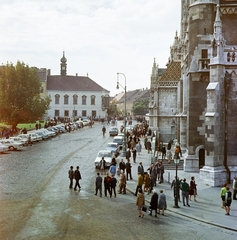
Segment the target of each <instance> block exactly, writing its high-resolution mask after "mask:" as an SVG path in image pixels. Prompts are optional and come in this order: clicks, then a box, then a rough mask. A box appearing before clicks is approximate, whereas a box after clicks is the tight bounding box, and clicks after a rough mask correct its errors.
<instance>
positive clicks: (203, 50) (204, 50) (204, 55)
mask: <svg viewBox="0 0 237 240" xmlns="http://www.w3.org/2000/svg"><path fill="white" fill-rule="evenodd" d="M207 55H208V52H207V49H202V58H207Z"/></svg>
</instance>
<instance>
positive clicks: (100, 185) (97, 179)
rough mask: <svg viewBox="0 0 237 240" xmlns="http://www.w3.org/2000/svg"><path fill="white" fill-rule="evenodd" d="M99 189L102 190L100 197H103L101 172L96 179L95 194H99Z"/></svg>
mask: <svg viewBox="0 0 237 240" xmlns="http://www.w3.org/2000/svg"><path fill="white" fill-rule="evenodd" d="M98 190H99V192H100V197H102V177H101V176H100V173H97V177H96V180H95V195H97V193H98Z"/></svg>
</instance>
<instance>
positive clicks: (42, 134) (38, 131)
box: [35, 130, 49, 140]
mask: <svg viewBox="0 0 237 240" xmlns="http://www.w3.org/2000/svg"><path fill="white" fill-rule="evenodd" d="M35 133H36V134H37V135H39V136H41V137H42V139H43V140H45V139H48V138H49V135H48V134H46V133H44V132H42V131H40V130H37V131H35Z"/></svg>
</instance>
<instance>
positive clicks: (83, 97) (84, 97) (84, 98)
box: [82, 95, 86, 105]
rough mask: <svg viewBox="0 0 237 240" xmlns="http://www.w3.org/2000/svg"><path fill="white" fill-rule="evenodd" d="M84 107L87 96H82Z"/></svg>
mask: <svg viewBox="0 0 237 240" xmlns="http://www.w3.org/2000/svg"><path fill="white" fill-rule="evenodd" d="M82 105H86V96H85V95H83V96H82Z"/></svg>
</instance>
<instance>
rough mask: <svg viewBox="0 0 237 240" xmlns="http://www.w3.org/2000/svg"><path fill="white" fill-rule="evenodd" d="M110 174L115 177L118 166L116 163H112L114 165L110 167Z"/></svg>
mask: <svg viewBox="0 0 237 240" xmlns="http://www.w3.org/2000/svg"><path fill="white" fill-rule="evenodd" d="M120 171H121V170H120ZM109 173H110V175H111V176H112V175H114V176H115V174H116V166H115V164H114V163H112V164H111V165H110V167H109Z"/></svg>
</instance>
